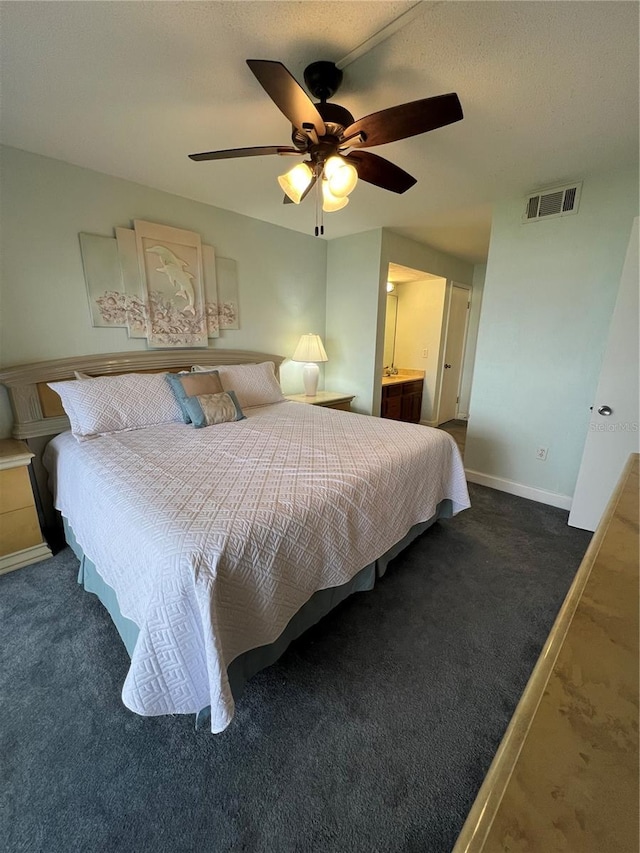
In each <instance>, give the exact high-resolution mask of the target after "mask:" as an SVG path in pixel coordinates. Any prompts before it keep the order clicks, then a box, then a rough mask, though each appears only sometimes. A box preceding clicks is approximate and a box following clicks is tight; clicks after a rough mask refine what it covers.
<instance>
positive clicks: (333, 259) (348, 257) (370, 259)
mask: <svg viewBox="0 0 640 853" xmlns="http://www.w3.org/2000/svg"><path fill="white" fill-rule="evenodd" d="M381 244H382V231H381V230H379V229H378V230H375V231H365V232H364V233H362V234H355V235H353V236H351V237H340V238H338V239H336V240H331V241H330V242H329V243H328V245H327V313H326V318H327V327H326V328H327V332H326V348H327V355H328V357H329V361H328V362H327V364H326V365H325V385H326V387H327V388H328V389H330V390H332V391H343V392H345V393H348V394H355V395H356V399H355V400H354V401H353V403H352V407H353V409H354V411H357V412H362V413H364V414H371V412H372V411H373V406H374V398H375V391H376V388H375V385H376V365H377V364H378V361H379V362H380V364H382V354H383V349H384V317H385V308H384V305H385V301H384V300H386V290H384V287H383V283H382V282H381V273H380V251H381ZM385 282H386V270H385ZM380 300H382V307H381V306H380ZM379 312H380V313H379ZM378 357H379V358H378ZM379 406H380V395H379V394H378V409H379Z"/></svg>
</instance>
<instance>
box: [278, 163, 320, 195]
mask: <svg viewBox="0 0 640 853" xmlns="http://www.w3.org/2000/svg"><path fill="white" fill-rule="evenodd" d="M312 180H313V172H312V171H311V168H310V166H309V164H308V163H298V164H297V165H296V166H294V167H293V169H289V171H288V172H286V174H284V175H280V176H279V177H278V183H279V184H280V186H281V188H282V189H283V191H284V192H285V194H286V195H288V196H289V198H290V199H291V201H292V202H294V204H300V201H301V199H302V196H303V195H304V193H305V190H306V189H307V188H308V187H309V184H310V183H311V181H312Z"/></svg>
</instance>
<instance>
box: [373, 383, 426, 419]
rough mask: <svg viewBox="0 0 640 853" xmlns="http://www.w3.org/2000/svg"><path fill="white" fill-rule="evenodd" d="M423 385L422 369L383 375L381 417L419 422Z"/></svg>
mask: <svg viewBox="0 0 640 853" xmlns="http://www.w3.org/2000/svg"><path fill="white" fill-rule="evenodd" d="M423 386H424V371H422V370H399V371H398V373H397V374H395V375H393V376H383V377H382V398H381V402H380V417H381V418H391V419H392V420H394V421H407V422H408V423H412V424H417V423H419V421H420V412H421V410H422V389H423Z"/></svg>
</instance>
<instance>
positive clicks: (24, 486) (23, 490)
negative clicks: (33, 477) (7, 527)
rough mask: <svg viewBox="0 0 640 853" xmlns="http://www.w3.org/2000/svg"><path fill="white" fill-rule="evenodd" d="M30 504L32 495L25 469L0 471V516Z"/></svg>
mask: <svg viewBox="0 0 640 853" xmlns="http://www.w3.org/2000/svg"><path fill="white" fill-rule="evenodd" d="M32 504H33V493H32V491H31V482H30V480H29V472H28V471H27V469H26V468H24V467H22V468H7V469H6V470H5V471H0V515H1V514H3V513H5V512H12V511H13V510H14V509H22V508H23V507H26V506H31V505H32ZM0 523H2V522H0Z"/></svg>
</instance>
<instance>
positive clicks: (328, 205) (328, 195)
mask: <svg viewBox="0 0 640 853" xmlns="http://www.w3.org/2000/svg"><path fill="white" fill-rule="evenodd" d="M348 204H349V199H348V198H347V197H346V196H345V197H344V198H338V196H335V195H333V193H332V192H331V189H330V188H329V185H328V183H327V181H325V180H324V179H323V181H322V209H323V210H324V212H325V213H334V212H335V211H336V210H342V208H343V207H346V206H347V205H348Z"/></svg>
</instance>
